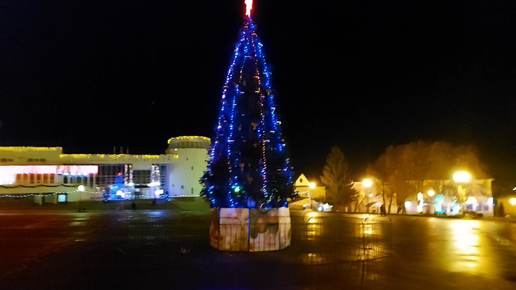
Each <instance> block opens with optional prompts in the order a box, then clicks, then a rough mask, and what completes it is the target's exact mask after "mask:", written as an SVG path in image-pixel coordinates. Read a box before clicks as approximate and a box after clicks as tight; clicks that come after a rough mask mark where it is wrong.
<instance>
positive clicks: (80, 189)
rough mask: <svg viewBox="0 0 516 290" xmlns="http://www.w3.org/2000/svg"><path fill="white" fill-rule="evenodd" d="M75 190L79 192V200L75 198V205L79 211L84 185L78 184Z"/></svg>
mask: <svg viewBox="0 0 516 290" xmlns="http://www.w3.org/2000/svg"><path fill="white" fill-rule="evenodd" d="M77 191H78V192H79V200H77V206H78V207H79V212H81V199H82V193H83V192H84V185H82V184H81V185H79V187H77Z"/></svg>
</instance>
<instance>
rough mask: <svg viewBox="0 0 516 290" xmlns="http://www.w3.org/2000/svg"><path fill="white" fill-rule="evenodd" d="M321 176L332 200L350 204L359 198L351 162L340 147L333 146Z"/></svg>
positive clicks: (340, 203)
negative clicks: (354, 183) (354, 186)
mask: <svg viewBox="0 0 516 290" xmlns="http://www.w3.org/2000/svg"><path fill="white" fill-rule="evenodd" d="M320 177H321V181H322V183H323V184H324V185H325V186H326V195H327V197H328V200H329V201H330V202H332V203H334V204H337V205H344V206H349V205H351V203H352V202H353V201H356V200H357V197H358V192H357V191H356V190H355V189H354V188H353V180H352V178H351V170H350V168H349V164H348V162H347V161H346V158H345V157H344V153H343V152H342V150H341V149H340V148H339V147H337V146H334V147H332V148H331V150H330V153H329V154H328V157H327V158H326V164H325V165H324V168H323V172H322V175H321V176H320Z"/></svg>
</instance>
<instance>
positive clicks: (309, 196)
mask: <svg viewBox="0 0 516 290" xmlns="http://www.w3.org/2000/svg"><path fill="white" fill-rule="evenodd" d="M314 188H315V182H310V183H309V184H308V202H310V209H312V194H311V193H310V190H311V189H314Z"/></svg>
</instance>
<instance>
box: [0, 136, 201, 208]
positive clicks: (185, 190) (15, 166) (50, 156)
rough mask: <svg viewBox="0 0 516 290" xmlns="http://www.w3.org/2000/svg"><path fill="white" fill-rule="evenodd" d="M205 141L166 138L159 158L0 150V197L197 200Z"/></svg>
mask: <svg viewBox="0 0 516 290" xmlns="http://www.w3.org/2000/svg"><path fill="white" fill-rule="evenodd" d="M209 146H210V139H209V138H207V137H202V136H181V137H174V138H170V139H169V140H168V148H167V149H166V151H165V154H161V155H134V154H63V152H62V148H61V147H0V198H2V197H4V198H5V197H10V198H17V197H30V196H33V197H34V199H35V201H36V202H38V203H40V204H42V203H58V202H69V201H78V200H94V199H99V200H102V199H104V200H106V199H135V198H143V199H153V198H167V197H181V196H191V197H195V196H199V193H200V192H201V189H202V186H201V184H200V183H199V180H200V178H201V176H202V175H203V173H204V170H205V169H206V166H207V160H208V149H209Z"/></svg>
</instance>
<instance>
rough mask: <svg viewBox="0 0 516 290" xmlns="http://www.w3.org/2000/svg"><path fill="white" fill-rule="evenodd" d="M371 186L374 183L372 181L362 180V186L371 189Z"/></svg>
mask: <svg viewBox="0 0 516 290" xmlns="http://www.w3.org/2000/svg"><path fill="white" fill-rule="evenodd" d="M371 185H373V181H372V180H371V179H369V178H366V179H364V180H362V186H364V187H371Z"/></svg>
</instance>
